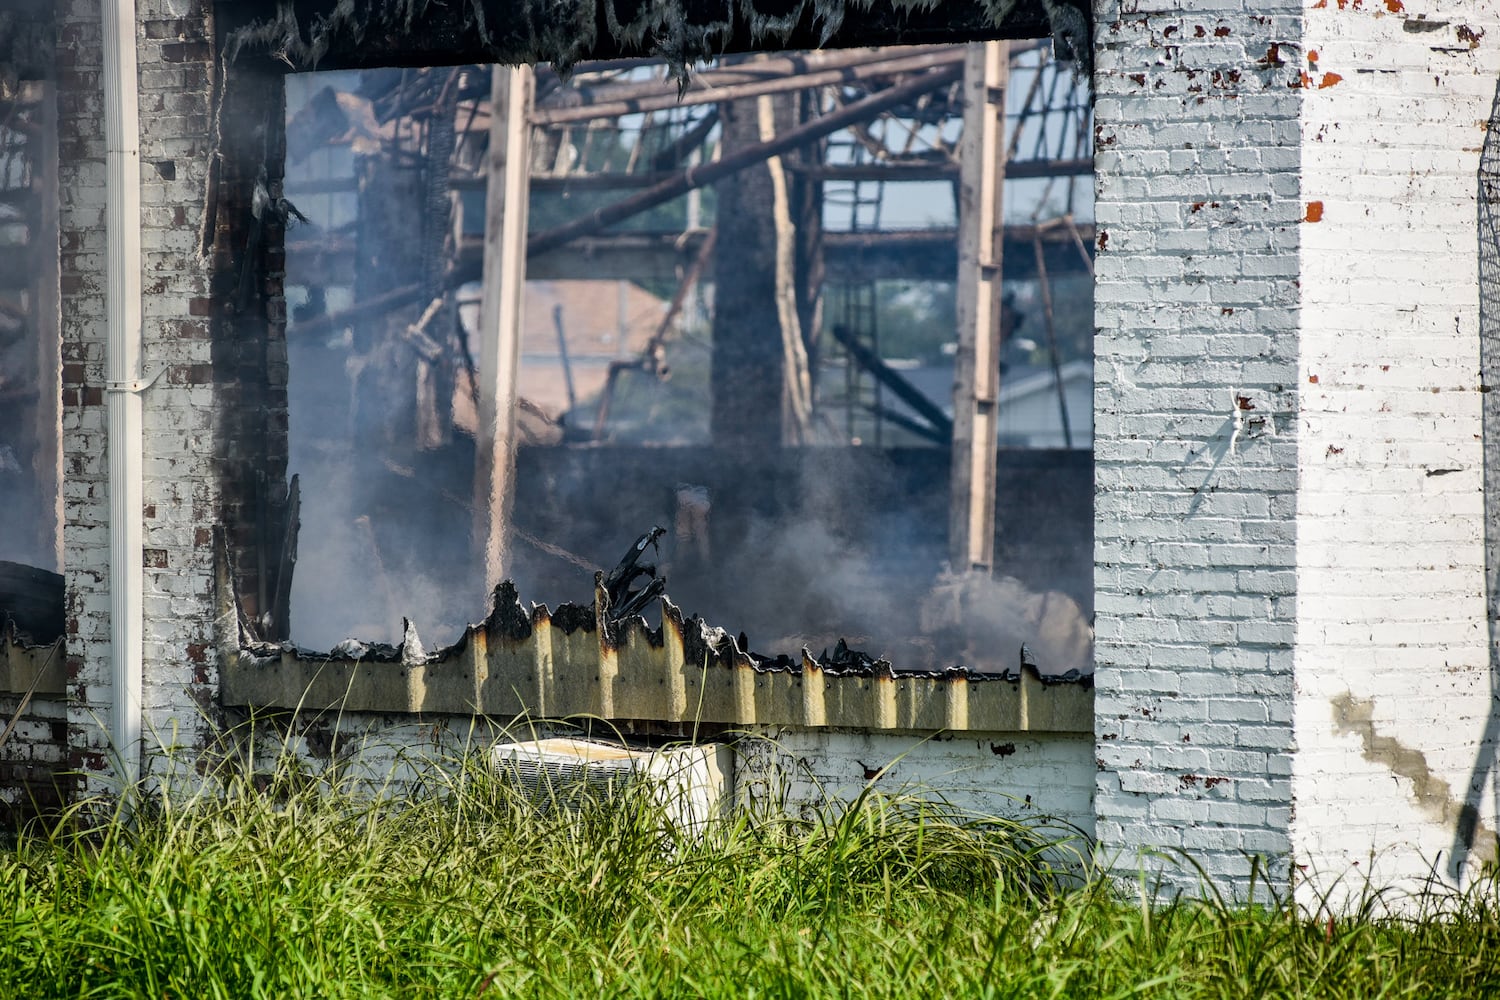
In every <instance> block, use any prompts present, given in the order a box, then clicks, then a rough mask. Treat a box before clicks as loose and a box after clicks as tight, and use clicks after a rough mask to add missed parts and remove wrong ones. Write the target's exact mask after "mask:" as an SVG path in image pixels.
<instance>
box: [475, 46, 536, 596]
mask: <svg viewBox="0 0 1500 1000" xmlns="http://www.w3.org/2000/svg"><path fill="white" fill-rule="evenodd" d="M492 80H493V82H492V84H491V89H490V149H489V182H488V187H487V188H486V192H485V214H484V285H483V291H482V295H483V300H482V305H481V307H480V337H481V343H480V352H479V435H478V441H477V442H476V444H477V446H478V448H477V452H476V460H475V470H474V471H475V476H474V494H475V496H474V501H475V502H474V537H475V541H476V542H478V543H480V544H482V545H483V552H484V578H485V586H486V587H487V588H488V589H490V590H493V589H494V587H495V585H496V584H498V583H499V582H500V580H501V579H502V578H503V577H504V576H505V572H506V562H507V559H506V548H507V542H508V537H507V536H508V534H509V529H510V512H511V504H512V502H513V500H514V497H515V489H514V482H513V480H514V478H515V462H516V375H517V372H518V369H519V366H520V363H521V322H522V304H523V300H524V293H525V290H526V214H527V201H528V195H529V186H530V185H529V180H530V176H529V175H530V172H531V170H530V168H531V155H530V148H531V141H530V140H531V123H530V121H529V118H528V116H529V114H530V111H531V104H532V95H533V92H534V87H535V77H534V76H533V73H532V69H531V67H529V66H515V67H511V66H496V67H494V70H493V78H492Z"/></svg>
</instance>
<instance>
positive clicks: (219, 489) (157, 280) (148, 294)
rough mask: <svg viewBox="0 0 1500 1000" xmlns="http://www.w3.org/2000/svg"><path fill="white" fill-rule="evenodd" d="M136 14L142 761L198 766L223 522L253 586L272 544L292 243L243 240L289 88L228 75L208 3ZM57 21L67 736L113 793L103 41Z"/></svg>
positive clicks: (277, 157)
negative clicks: (287, 261)
mask: <svg viewBox="0 0 1500 1000" xmlns="http://www.w3.org/2000/svg"><path fill="white" fill-rule="evenodd" d="M139 16H140V22H139V30H138V33H137V37H136V44H137V46H138V59H139V70H138V72H139V76H138V80H139V88H140V89H139V99H140V110H141V118H142V123H141V138H140V142H141V201H142V218H141V227H142V249H143V261H142V274H141V281H142V289H143V296H142V311H143V316H144V321H143V336H144V339H145V348H144V352H143V357H144V370H145V375H146V377H147V378H148V379H150V378H152V377H153V376H157V377H156V378H155V381H154V382H152V383H151V386H150V388H148V389H146V390H145V391H144V395H143V402H144V436H145V441H144V450H145V469H144V498H143V499H144V503H143V509H142V511H141V516H142V518H143V519H144V522H145V526H146V530H145V566H144V570H145V579H144V586H145V594H144V610H145V628H146V632H145V636H146V641H145V650H144V659H145V667H144V674H145V677H144V691H143V707H144V712H145V731H146V743H147V747H148V750H149V749H152V748H168V749H174V750H179V751H181V752H182V754H183V763H185V764H188V765H194V764H196V763H197V758H198V757H199V756H200V754H201V752H202V751H204V750H206V749H209V748H211V746H212V745H213V742H214V739H215V729H216V727H215V724H214V703H215V700H216V697H215V696H216V690H217V677H216V664H215V652H214V651H215V626H216V622H215V612H216V607H215V598H214V590H213V587H214V545H213V528H214V526H215V525H218V524H226V525H227V526H228V528H229V529H230V534H231V536H232V537H233V538H234V539H235V540H236V542H237V543H238V545H237V553H236V554H237V555H238V556H239V559H238V562H239V564H240V565H241V566H242V567H244V571H243V574H242V576H243V581H242V582H244V583H246V584H247V585H248V587H249V589H250V591H251V592H252V593H253V592H255V590H256V589H257V588H258V580H257V577H256V574H257V573H258V572H259V567H258V566H257V565H256V564H255V562H254V559H253V556H254V552H255V546H257V545H258V544H260V543H261V541H262V540H263V539H266V538H275V541H274V542H272V543H270V544H271V545H273V546H274V547H275V548H276V550H277V551H279V528H278V524H279V520H278V515H277V511H276V509H275V505H276V504H277V503H278V502H279V501H280V498H281V496H283V495H284V490H285V486H284V478H285V455H286V422H285V417H286V403H285V386H286V367H285V351H284V342H283V339H282V330H283V325H284V307H283V301H282V298H281V291H282V289H281V273H280V271H281V268H282V245H283V244H282V235H281V228H280V225H279V223H278V222H277V221H276V220H275V219H274V218H265V219H263V220H262V222H261V224H260V225H259V230H258V233H257V234H256V238H255V239H254V240H252V239H251V237H250V230H251V229H252V228H254V227H253V220H252V212H251V205H252V192H253V189H254V185H255V183H256V181H257V177H258V176H261V177H262V179H263V183H265V184H266V185H267V188H268V191H269V192H270V194H271V196H272V198H274V197H275V196H277V195H279V194H280V164H281V161H282V155H281V149H280V143H281V141H282V135H283V131H284V122H283V113H282V103H281V88H280V84H281V80H280V77H279V76H274V75H269V76H261V77H253V78H252V77H251V76H250V74H249V71H246V72H245V73H240V71H239V70H238V68H236V67H230V68H229V71H228V75H229V79H228V80H227V81H226V80H225V79H223V73H222V72H221V69H222V68H221V67H220V66H219V64H218V57H217V54H216V49H215V38H214V23H213V11H212V4H211V3H210V2H209V0H140V4H139ZM58 18H59V33H60V51H59V65H60V74H59V102H60V117H61V129H62V137H61V143H60V147H61V149H60V161H61V165H60V173H61V186H62V189H63V191H64V195H63V199H62V213H61V230H62V236H61V243H62V293H63V294H62V325H63V360H64V368H63V405H64V413H63V447H64V452H65V473H64V474H65V480H66V481H65V484H64V492H65V497H66V501H67V508H66V523H65V525H64V564H65V571H66V576H67V581H68V626H67V627H68V653H69V670H70V677H71V680H70V696H71V702H72V704H71V707H70V710H69V722H70V736H69V741H70V744H71V750H72V763H73V765H74V766H75V767H76V768H78V769H79V770H80V771H81V772H83V773H84V774H85V775H97V776H98V777H99V778H100V781H97V782H95V781H85V782H84V788H85V789H94V788H108V787H109V783H108V777H107V775H108V773H109V772H110V770H111V767H110V761H109V756H108V753H109V747H108V738H107V734H106V733H105V731H104V728H103V720H105V719H106V718H107V717H108V708H109V705H110V704H111V702H112V699H113V692H112V691H111V690H110V689H109V655H110V651H109V598H108V593H107V586H108V571H109V545H108V481H107V475H106V473H107V469H108V463H107V456H106V439H107V433H106V427H105V407H104V405H103V396H104V352H105V331H104V318H103V317H104V271H105V266H106V260H105V234H104V212H103V207H104V196H105V192H104V187H103V185H104V124H103V118H102V115H103V111H102V106H103V98H102V93H103V89H102V84H101V81H100V65H101V61H102V60H101V45H102V39H101V35H100V23H99V8H98V4H97V3H94V2H92V0H68V2H65V3H62V4H60V5H59V9H58ZM262 166H264V167H265V173H264V175H261V174H260V171H261V167H262ZM158 373H159V375H158ZM247 524H248V525H249V527H247V526H246V525H247ZM272 569H273V571H274V567H272ZM145 770H146V773H148V774H152V773H156V774H159V773H161V770H162V764H161V763H160V762H159V761H158V762H156V763H154V764H148V765H147V766H146V769H145Z"/></svg>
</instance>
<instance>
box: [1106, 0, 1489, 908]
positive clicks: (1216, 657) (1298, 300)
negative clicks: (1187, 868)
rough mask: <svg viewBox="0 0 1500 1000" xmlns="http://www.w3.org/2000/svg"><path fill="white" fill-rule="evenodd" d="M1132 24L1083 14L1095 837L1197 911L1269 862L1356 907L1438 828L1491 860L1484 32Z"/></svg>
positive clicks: (1212, 21) (1463, 11)
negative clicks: (1091, 276) (1165, 858)
mask: <svg viewBox="0 0 1500 1000" xmlns="http://www.w3.org/2000/svg"><path fill="white" fill-rule="evenodd" d="M1146 7H1148V5H1146V4H1136V3H1134V2H1132V0H1125V2H1124V3H1117V2H1104V0H1101V2H1100V3H1099V4H1097V5H1096V12H1097V13H1098V14H1099V15H1100V18H1101V21H1100V24H1099V36H1098V38H1099V45H1100V52H1099V59H1098V65H1099V72H1098V74H1097V76H1096V87H1097V93H1098V103H1097V120H1098V129H1099V158H1098V164H1097V165H1098V170H1099V176H1098V199H1099V205H1098V209H1097V211H1098V217H1099V222H1100V229H1101V232H1100V239H1101V246H1100V253H1099V257H1098V265H1097V273H1098V286H1097V289H1096V303H1097V307H1096V320H1097V324H1098V327H1099V336H1098V339H1097V342H1096V343H1097V351H1098V358H1099V361H1098V368H1097V370H1098V378H1097V394H1096V408H1097V411H1098V413H1097V416H1096V428H1097V429H1096V435H1097V436H1096V457H1097V468H1098V473H1097V507H1096V538H1097V549H1096V560H1097V571H1096V587H1097V589H1098V597H1097V600H1096V607H1097V608H1098V622H1097V631H1098V635H1099V644H1098V649H1099V667H1100V669H1099V672H1098V674H1097V676H1096V681H1097V684H1098V689H1097V698H1096V719H1097V720H1098V721H1097V736H1098V741H1099V751H1098V752H1099V762H1100V768H1101V771H1100V775H1099V781H1100V784H1099V796H1098V815H1099V821H1098V826H1099V833H1100V836H1101V839H1102V840H1103V841H1104V842H1105V844H1106V846H1107V847H1109V846H1116V847H1119V848H1121V849H1123V850H1124V851H1125V852H1126V854H1127V856H1128V855H1129V853H1130V852H1131V851H1132V850H1133V849H1135V848H1160V847H1169V848H1170V847H1184V848H1190V849H1192V850H1193V852H1194V856H1195V857H1196V858H1197V859H1199V860H1200V861H1202V862H1203V863H1204V866H1205V868H1206V870H1207V871H1208V873H1209V874H1210V875H1211V876H1212V877H1214V878H1216V879H1217V880H1219V881H1221V882H1223V883H1225V884H1227V885H1229V886H1230V887H1231V888H1232V887H1234V885H1235V884H1236V881H1237V880H1242V879H1243V877H1244V875H1245V873H1246V868H1245V866H1244V863H1243V861H1241V860H1240V859H1239V858H1238V857H1237V855H1238V853H1239V852H1240V851H1246V852H1262V853H1267V854H1270V855H1272V856H1274V857H1276V858H1278V859H1286V858H1290V860H1291V861H1293V862H1294V863H1295V864H1296V865H1297V868H1296V871H1295V873H1294V872H1292V871H1290V870H1286V869H1284V868H1283V869H1281V870H1286V871H1287V874H1288V875H1293V874H1295V875H1296V876H1298V877H1302V876H1304V875H1306V876H1314V875H1315V876H1316V877H1315V878H1313V881H1311V882H1308V883H1305V884H1306V885H1307V888H1306V889H1305V890H1304V898H1307V899H1311V898H1313V896H1315V895H1316V893H1317V892H1318V891H1319V889H1320V887H1321V886H1325V885H1327V884H1329V882H1330V881H1332V880H1335V879H1342V880H1343V884H1344V885H1345V886H1347V887H1351V888H1354V889H1356V890H1357V889H1358V888H1359V883H1360V878H1359V876H1360V874H1361V873H1362V872H1369V871H1370V870H1371V868H1372V856H1373V862H1374V863H1373V869H1374V872H1373V874H1374V875H1375V877H1376V879H1377V880H1378V881H1379V882H1380V883H1381V884H1401V883H1402V882H1406V883H1414V882H1417V881H1420V880H1421V879H1422V878H1424V877H1425V876H1427V874H1428V873H1429V871H1432V870H1436V871H1437V872H1438V873H1439V874H1440V875H1443V876H1445V877H1449V878H1452V877H1455V876H1457V875H1458V874H1459V868H1460V867H1461V866H1462V865H1463V864H1465V863H1468V864H1471V865H1472V864H1473V863H1474V861H1475V860H1476V859H1475V858H1472V857H1467V856H1466V851H1465V849H1464V846H1463V844H1462V843H1461V842H1460V839H1459V838H1458V837H1457V830H1458V828H1459V827H1460V826H1461V825H1462V818H1461V815H1460V814H1461V810H1462V809H1463V807H1464V806H1465V805H1467V806H1469V807H1470V808H1471V809H1476V810H1477V812H1476V813H1475V816H1476V817H1477V820H1478V822H1479V823H1480V824H1481V827H1480V843H1479V845H1478V847H1477V848H1476V852H1477V851H1478V850H1479V849H1480V848H1482V849H1483V850H1484V851H1485V852H1487V856H1488V857H1490V858H1493V851H1494V847H1493V838H1494V834H1493V830H1494V827H1495V817H1494V813H1495V801H1496V792H1495V781H1496V779H1495V775H1494V773H1493V771H1494V761H1493V757H1494V749H1495V747H1494V742H1495V734H1494V729H1495V725H1494V724H1495V719H1496V715H1495V713H1496V709H1497V704H1496V701H1495V691H1494V690H1493V684H1494V680H1493V679H1492V676H1491V673H1492V666H1491V662H1490V653H1489V636H1488V633H1487V630H1486V623H1485V575H1484V517H1485V503H1484V498H1483V494H1482V483H1483V475H1484V459H1483V441H1482V433H1483V425H1482V420H1481V395H1480V393H1479V391H1478V390H1479V385H1480V376H1479V338H1478V275H1477V248H1478V242H1479V237H1478V233H1477V231H1476V214H1477V206H1476V200H1475V199H1476V188H1477V172H1478V163H1479V154H1480V147H1481V144H1482V142H1483V139H1484V127H1485V124H1486V122H1487V120H1488V119H1489V117H1490V109H1491V101H1492V100H1493V98H1494V95H1495V86H1496V73H1497V67H1500V56H1496V55H1492V54H1491V53H1492V50H1493V49H1494V48H1495V43H1496V41H1497V40H1500V13H1497V5H1496V4H1495V3H1493V2H1480V0H1471V2H1466V3H1442V4H1439V3H1436V2H1427V3H1423V2H1417V0H1413V2H1396V0H1389V2H1385V0H1381V2H1375V0H1347V2H1345V0H1320V2H1315V3H1307V4H1280V5H1277V4H1272V5H1266V4H1252V3H1243V4H1242V3H1239V2H1238V0H1225V2H1222V3H1214V4H1211V5H1210V4H1206V3H1192V2H1188V0H1182V2H1178V3H1153V4H1150V5H1149V11H1148V10H1147V9H1142V8H1146ZM1200 29H1202V30H1200ZM1278 62H1280V63H1283V64H1284V65H1276V63H1278ZM1205 75H1206V76H1207V81H1208V82H1207V84H1205V83H1204V77H1205ZM1184 81H1190V82H1189V83H1187V84H1184ZM1194 86H1197V87H1198V88H1199V89H1198V90H1197V91H1195V90H1194V89H1193V87H1194ZM1163 156H1165V158H1166V162H1167V169H1168V171H1169V174H1168V175H1167V176H1166V177H1163V176H1161V175H1160V171H1161V163H1162V158H1163ZM1231 396H1236V397H1240V396H1242V397H1244V402H1243V403H1241V404H1239V406H1233V404H1231V403H1230V397H1231ZM1246 404H1248V405H1249V406H1252V407H1253V409H1244V408H1242V407H1244V406H1245V405H1246ZM1232 406H1233V409H1232V408H1231V407H1232ZM1236 410H1238V412H1235V411H1236ZM1267 416H1269V419H1270V423H1269V424H1265V423H1263V424H1261V425H1260V427H1259V428H1257V427H1255V426H1254V422H1255V418H1257V417H1261V418H1264V417H1267ZM1271 428H1274V431H1275V436H1271V435H1269V434H1267V433H1265V431H1266V430H1268V429H1271ZM1257 429H1259V430H1260V431H1261V435H1260V436H1258V437H1257V436H1256V433H1255V432H1256V430H1257ZM1210 782H1212V784H1213V787H1212V789H1210V788H1209V787H1208V786H1209V784H1210ZM1455 847H1457V848H1458V854H1457V856H1455V854H1454V849H1455ZM1439 852H1442V854H1443V858H1444V859H1445V860H1443V861H1442V862H1441V863H1439V858H1438V855H1439ZM1180 878H1181V881H1183V882H1184V883H1187V884H1189V885H1190V884H1191V883H1192V882H1193V881H1194V879H1193V877H1191V876H1185V875H1184V876H1180Z"/></svg>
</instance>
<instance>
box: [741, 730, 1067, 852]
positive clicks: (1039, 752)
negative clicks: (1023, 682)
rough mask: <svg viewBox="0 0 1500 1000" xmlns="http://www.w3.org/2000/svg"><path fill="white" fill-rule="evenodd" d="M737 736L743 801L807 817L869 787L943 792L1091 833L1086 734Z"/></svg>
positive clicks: (949, 799) (973, 809)
mask: <svg viewBox="0 0 1500 1000" xmlns="http://www.w3.org/2000/svg"><path fill="white" fill-rule="evenodd" d="M757 735H758V737H760V738H756V739H749V740H744V741H741V742H740V743H739V744H738V746H737V749H738V751H739V755H740V756H739V760H738V763H737V766H736V772H735V786H736V791H737V793H738V794H739V795H740V796H741V798H742V800H749V801H751V802H753V803H763V802H769V803H772V804H774V805H776V806H777V807H778V808H784V809H785V810H786V811H787V813H789V814H790V815H802V816H809V817H810V816H814V815H819V814H822V813H824V812H825V811H826V810H827V809H828V808H830V807H833V806H836V805H837V804H839V803H848V802H852V801H853V800H854V799H856V798H857V797H859V795H860V794H861V793H862V792H863V791H864V790H865V789H866V788H870V789H872V790H874V791H877V792H882V793H886V794H892V795H912V796H918V797H921V798H925V799H929V800H934V801H943V802H946V803H948V804H949V805H951V806H953V807H955V808H956V809H958V810H960V811H962V812H963V813H965V814H967V815H971V816H1004V817H1010V818H1017V819H1030V820H1036V821H1045V820H1051V821H1056V823H1057V825H1058V826H1059V828H1060V830H1063V829H1065V828H1066V827H1071V828H1073V829H1074V830H1076V831H1079V832H1081V833H1083V834H1086V835H1088V836H1092V835H1093V833H1094V778H1093V774H1094V768H1093V743H1092V741H1091V740H1089V739H1088V738H1087V737H1085V736H1075V735H1064V734H1060V733H994V734H989V735H981V736H978V737H976V738H958V737H934V738H928V739H924V738H923V737H921V736H919V735H912V734H901V733H846V732H834V731H830V730H821V729H819V730H810V729H800V730H799V729H768V730H766V731H765V732H763V733H760V734H757Z"/></svg>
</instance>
